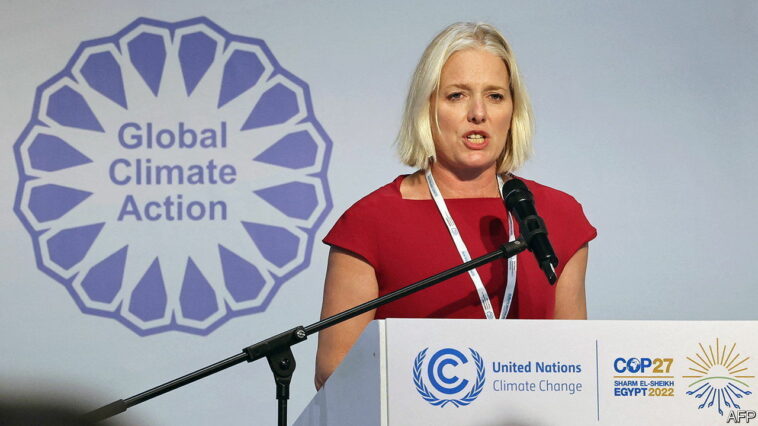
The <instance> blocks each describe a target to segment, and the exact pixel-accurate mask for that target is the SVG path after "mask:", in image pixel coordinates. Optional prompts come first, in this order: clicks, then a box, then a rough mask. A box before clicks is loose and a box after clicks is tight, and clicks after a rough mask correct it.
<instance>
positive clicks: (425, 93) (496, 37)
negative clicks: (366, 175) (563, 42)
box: [396, 22, 534, 173]
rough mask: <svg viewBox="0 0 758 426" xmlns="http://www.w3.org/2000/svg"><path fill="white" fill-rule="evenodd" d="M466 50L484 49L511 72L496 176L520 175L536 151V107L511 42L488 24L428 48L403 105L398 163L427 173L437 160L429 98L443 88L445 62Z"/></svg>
mask: <svg viewBox="0 0 758 426" xmlns="http://www.w3.org/2000/svg"><path fill="white" fill-rule="evenodd" d="M466 49H483V50H486V51H487V52H490V53H492V54H494V55H496V56H498V57H500V58H502V59H503V62H504V63H505V66H506V67H507V68H508V73H509V77H510V91H511V96H512V98H513V115H512V116H511V127H510V130H509V131H508V136H507V138H506V142H505V149H504V150H503V152H502V153H501V154H500V157H499V158H498V161H497V172H498V173H505V172H510V171H513V170H516V169H518V168H519V167H521V166H522V165H523V164H524V162H526V160H527V158H528V157H529V155H530V154H531V152H532V133H533V131H534V125H533V121H532V107H531V104H530V102H529V96H528V95H527V93H526V87H525V86H524V84H523V83H522V81H521V77H520V75H519V72H518V66H517V65H516V58H515V57H514V56H513V53H512V52H511V48H510V46H509V45H508V41H506V40H505V37H503V35H502V34H500V32H499V31H498V30H497V29H496V28H495V27H493V26H492V25H489V24H485V23H473V22H458V23H455V24H452V25H450V26H449V27H447V28H445V29H444V30H442V32H441V33H439V34H437V36H436V37H435V38H434V40H432V42H431V43H430V44H429V46H427V48H426V50H425V51H424V54H423V55H422V56H421V60H420V61H419V63H418V65H417V66H416V71H415V72H414V73H413V78H412V80H411V86H410V89H409V90H408V97H407V99H406V101H405V111H404V112H403V122H402V124H401V125H400V131H399V132H398V135H397V140H396V144H397V150H398V154H399V155H400V160H401V161H402V162H403V163H405V164H406V165H408V166H411V167H414V168H420V169H426V168H428V167H429V160H430V158H434V157H435V150H434V140H433V139H432V128H431V126H432V117H431V115H430V99H431V96H432V94H433V93H436V91H437V90H438V88H439V82H440V74H441V73H442V67H443V66H444V65H445V63H446V62H447V60H448V59H449V58H450V56H451V55H452V54H453V53H455V52H457V51H460V50H466ZM435 121H436V120H435Z"/></svg>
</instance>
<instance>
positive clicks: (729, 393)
mask: <svg viewBox="0 0 758 426" xmlns="http://www.w3.org/2000/svg"><path fill="white" fill-rule="evenodd" d="M698 345H699V346H700V350H701V352H696V353H695V357H697V361H696V360H695V359H693V358H692V357H687V360H688V361H690V363H691V366H690V367H689V370H690V371H694V372H695V373H699V374H698V375H693V376H682V377H683V378H690V379H696V380H694V381H693V382H692V383H690V385H689V388H691V389H692V390H690V391H687V395H694V396H695V398H696V399H702V401H703V403H702V404H700V405H698V407H697V408H698V409H702V408H705V407H713V406H714V404H715V405H716V409H717V410H718V412H719V414H720V415H722V416H723V415H724V410H722V408H721V407H722V405H723V406H725V407H726V408H736V409H740V408H741V407H740V405H739V403H738V401H739V400H740V399H742V398H743V397H744V396H746V395H751V394H752V392H751V391H749V390H747V388H749V387H750V385H748V384H747V383H745V382H744V381H743V380H741V379H753V378H755V376H753V375H749V371H748V366H747V364H746V361H748V360H749V359H750V357H749V356H745V355H743V354H741V353H739V352H737V353H735V350H734V349H735V347H736V346H737V344H736V343H733V344H732V347H731V348H729V353H727V345H723V346H720V345H719V339H718V338H717V339H716V347H715V349H714V347H713V346H711V345H708V350H707V351H706V349H705V347H704V346H703V344H702V343H698ZM738 351H739V350H738Z"/></svg>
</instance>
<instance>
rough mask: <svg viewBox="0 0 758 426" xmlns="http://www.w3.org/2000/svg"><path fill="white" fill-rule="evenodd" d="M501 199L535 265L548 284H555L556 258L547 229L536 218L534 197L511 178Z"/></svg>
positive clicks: (520, 182)
mask: <svg viewBox="0 0 758 426" xmlns="http://www.w3.org/2000/svg"><path fill="white" fill-rule="evenodd" d="M503 199H504V200H505V208H506V209H508V211H509V212H511V213H513V215H514V216H516V220H517V221H518V225H519V228H520V229H521V236H522V237H523V238H524V240H525V241H526V244H527V246H528V247H529V251H531V252H532V253H534V257H535V258H537V263H538V264H539V265H540V268H541V269H542V271H543V272H545V275H546V276H547V280H548V281H550V284H555V281H556V280H557V278H556V276H555V267H556V266H558V257H556V256H555V252H554V251H553V246H551V245H550V240H548V239H547V227H545V222H544V221H543V220H542V218H541V217H539V216H537V210H536V209H535V208H534V197H533V196H532V193H531V192H529V189H528V188H527V187H526V185H525V184H524V182H522V181H520V180H518V179H516V178H512V179H511V180H509V181H508V182H506V183H505V184H504V185H503Z"/></svg>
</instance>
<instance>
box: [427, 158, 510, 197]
mask: <svg viewBox="0 0 758 426" xmlns="http://www.w3.org/2000/svg"><path fill="white" fill-rule="evenodd" d="M431 170H432V176H434V181H435V182H436V183H437V187H438V188H439V190H440V193H441V194H442V196H443V197H444V198H490V197H491V198H495V197H499V196H500V192H499V191H498V187H497V186H498V184H497V174H496V173H495V166H494V165H493V166H492V167H489V168H487V169H485V170H482V171H479V170H466V171H465V173H460V172H454V171H452V170H449V169H447V168H445V167H441V166H440V165H439V164H437V163H432V165H431Z"/></svg>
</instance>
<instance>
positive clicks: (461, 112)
mask: <svg viewBox="0 0 758 426" xmlns="http://www.w3.org/2000/svg"><path fill="white" fill-rule="evenodd" d="M509 88H510V79H509V76H508V69H507V68H506V66H505V63H504V62H503V60H502V59H501V58H500V57H498V56H496V55H494V54H492V53H489V52H487V51H486V50H482V49H467V50H461V51H458V52H455V53H453V54H452V55H451V56H450V58H449V59H448V61H447V62H446V63H445V66H444V67H443V68H442V73H441V75H440V88H439V92H438V93H434V94H432V102H431V114H432V137H433V139H434V148H435V150H436V162H435V165H436V166H437V167H444V168H446V169H448V170H450V171H452V172H454V173H456V174H458V175H470V174H471V173H481V172H483V171H485V170H487V169H490V168H493V169H494V168H495V167H496V162H497V159H498V157H499V156H500V153H501V152H502V151H503V149H504V147H505V140H506V137H507V136H508V130H509V129H510V126H511V115H512V114H513V100H512V99H511V92H510V89H509ZM435 109H436V111H437V123H436V124H437V125H435V123H434V113H435Z"/></svg>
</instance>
